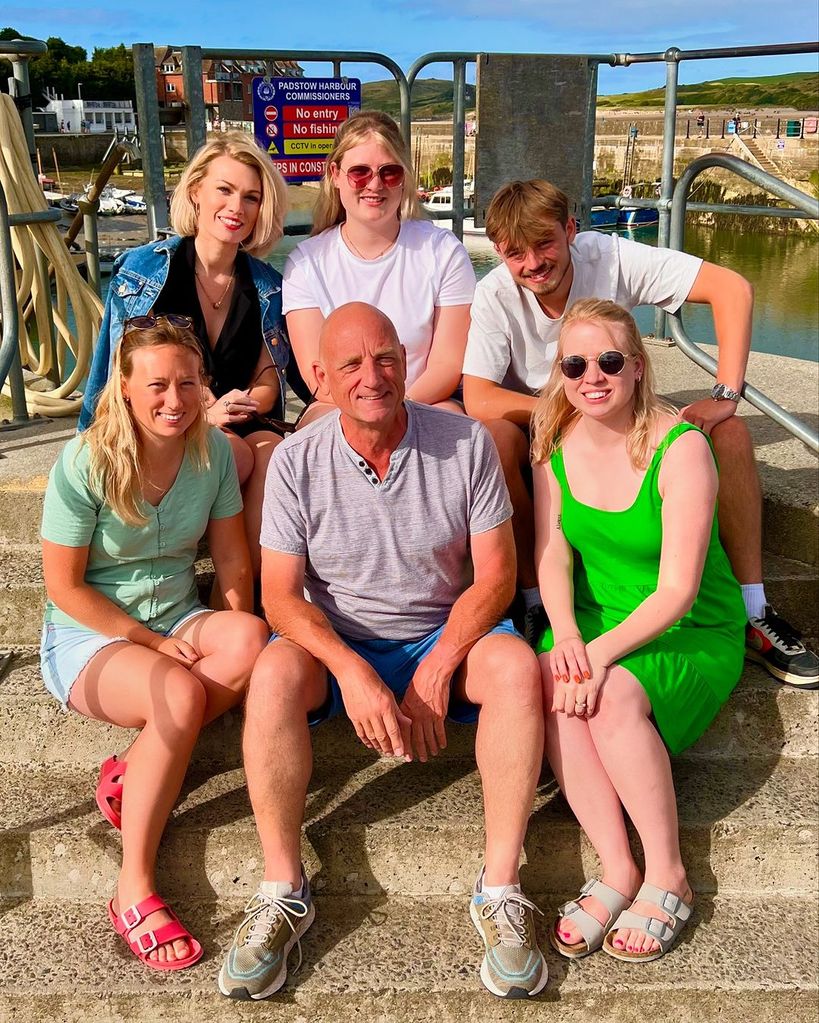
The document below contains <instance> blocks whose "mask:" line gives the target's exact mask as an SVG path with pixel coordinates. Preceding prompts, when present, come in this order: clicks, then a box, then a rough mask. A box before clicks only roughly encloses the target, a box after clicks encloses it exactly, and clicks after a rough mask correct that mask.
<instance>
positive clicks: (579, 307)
mask: <svg viewBox="0 0 819 1023" xmlns="http://www.w3.org/2000/svg"><path fill="white" fill-rule="evenodd" d="M533 426H534V439H533V444H532V461H533V476H534V487H535V514H536V537H537V540H536V564H537V566H538V575H539V581H540V592H541V593H542V595H543V598H544V605H545V607H546V611H547V613H548V616H549V621H550V622H551V628H550V629H548V630H547V631H546V633H545V634H544V636H543V638H542V640H541V642H540V645H539V647H538V653H539V655H540V656H539V659H540V664H541V670H542V673H543V683H544V701H545V703H544V706H545V711H546V750H547V756H548V758H549V762H550V764H551V766H552V769H553V770H554V772H555V776H556V777H557V780H558V782H559V784H560V787H561V789H562V790H563V792H564V794H565V796H566V798H567V800H568V802H569V804H570V806H571V808H572V810H573V811H574V813H575V815H576V816H577V818H578V820H579V822H580V824H581V826H582V827H583V829H584V831H585V832H586V834H587V835H588V837H589V840H590V841H591V843H592V845H593V846H594V848H595V849H596V851H597V854H598V856H599V858H600V861H601V864H602V877H601V878H600V879H595V880H589V881H587V882H586V884H585V885H584V886H583V889H582V890H581V893H580V895H578V896H577V898H576V900H575V901H573V902H569V903H567V904H566V905H565V906H564V907H562V908H561V910H560V916H559V918H558V920H557V921H556V923H555V925H554V927H553V928H552V930H551V934H550V938H551V942H552V945H553V946H554V947H555V949H556V950H557V951H558V952H560V953H561V954H562V955H564V956H566V957H568V958H579V957H581V956H584V955H588V954H589V953H590V952H594V951H596V950H597V949H599V948H600V947H602V948H603V949H604V951H606V952H607V953H609V955H612V956H614V957H615V958H617V959H625V960H628V961H644V960H650V959H656V958H658V957H659V956H661V955H663V954H664V953H665V952H666V951H668V949H669V948H670V947H671V945H672V944H673V943H674V941H676V939H677V937H678V936H679V932H680V930H681V928H682V927H683V926H684V924H685V922H686V921H687V919H688V917H689V916H690V912H691V903H692V900H693V892H692V890H691V888H690V886H689V884H688V880H687V878H686V872H685V867H684V866H683V863H682V859H681V856H680V848H679V833H678V824H677V806H676V799H675V795H674V785H673V781H672V777H671V765H670V761H669V752H670V753H678V752H680V751H681V750H683V749H685V748H686V747H687V746H689V745H690V744H691V743H693V742H694V741H695V740H696V739H697V738H698V737H699V736H700V735H701V734H702V733H703V732H704V731H705V729H706V728H707V727H708V725H709V724H710V722H711V721H712V720H713V718H714V716H715V715H716V713H717V711H718V710H719V708H720V707H721V706H722V704H723V703H724V702H725V701H726V700H727V698H728V696H729V694H730V693H731V690H732V689H733V688H734V686H735V685H736V683H737V681H738V680H739V677H740V673H741V671H742V659H743V647H744V638H743V629H744V612H743V604H742V597H741V593H740V589H739V585H738V583H737V582H736V580H735V579H734V577H733V576H732V574H731V569H730V567H729V564H728V560H727V558H726V555H725V552H724V551H723V549H722V547H721V546H720V542H719V536H718V532H717V522H716V514H715V512H716V507H715V506H716V494H717V468H716V465H715V462H714V456H713V452H712V450H711V447H710V442H709V440H708V438H707V437H706V436H705V435H704V434H703V433H702V432H701V431H700V430H699V429H698V428H697V427H695V426H692V425H691V424H689V423H683V422H680V420H679V417H678V415H677V414H676V412H675V410H674V409H672V408H670V407H668V406H665V405H663V404H662V403H661V402H660V401H659V400H658V399H657V396H656V394H655V392H654V387H653V382H652V377H651V367H650V364H649V360H648V357H647V355H646V352H645V349H644V348H643V344H642V340H641V337H640V333H639V331H638V329H637V326H636V324H635V323H634V320H633V319H632V317H631V316H630V315H629V314H628V313H627V312H626V311H625V310H624V309H621V308H620V307H619V306H618V305H615V304H614V303H613V302H608V301H598V300H594V299H589V300H584V301H581V302H577V303H576V304H575V305H574V306H573V307H572V308H571V309H570V311H569V312H568V314H567V315H566V319H565V321H564V324H563V328H562V330H561V334H560V350H559V353H558V358H557V359H556V361H555V365H554V369H553V372H552V375H551V378H550V379H549V381H548V383H547V386H546V387H545V388H544V391H543V394H542V396H541V398H540V401H539V404H538V407H537V409H536V411H535V414H534V418H533ZM624 810H625V812H626V813H627V814H628V816H629V817H630V818H631V820H632V821H633V823H634V826H635V828H636V830H637V833H638V835H639V837H640V841H641V842H642V846H643V852H644V856H645V871H644V872H642V871H640V869H639V868H638V866H637V864H636V863H635V860H634V857H633V856H632V853H631V849H630V847H629V840H628V834H627V832H626V825H625V819H624V813H623V811H624Z"/></svg>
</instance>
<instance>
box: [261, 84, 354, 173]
mask: <svg viewBox="0 0 819 1023" xmlns="http://www.w3.org/2000/svg"><path fill="white" fill-rule="evenodd" d="M360 108H361V82H360V81H359V80H358V79H357V78H254V79H253V131H254V134H255V136H256V138H257V139H258V141H259V144H260V145H262V146H264V148H265V149H266V150H267V152H268V153H269V154H270V158H271V159H272V160H273V164H274V165H275V167H276V168H277V169H278V170H279V171H281V173H282V175H283V176H284V177H285V179H286V180H287V181H291V182H293V183H295V182H299V181H317V180H318V179H319V178H321V176H322V175H323V174H324V164H325V162H326V160H327V154H328V153H329V152H330V150H331V149H332V148H333V137H334V136H335V133H336V130H337V129H338V126H339V125H340V124H341V123H342V122H343V121H346V120H347V118H348V117H349V116H350V114H352V113H353V112H354V111H356V110H359V109H360Z"/></svg>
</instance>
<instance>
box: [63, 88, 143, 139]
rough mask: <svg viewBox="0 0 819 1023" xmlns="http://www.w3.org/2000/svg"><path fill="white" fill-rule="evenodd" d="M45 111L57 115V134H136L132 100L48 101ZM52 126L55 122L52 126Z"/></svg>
mask: <svg viewBox="0 0 819 1023" xmlns="http://www.w3.org/2000/svg"><path fill="white" fill-rule="evenodd" d="M45 110H46V111H48V112H51V113H53V114H54V115H55V117H56V119H57V130H58V131H66V132H71V133H73V134H80V133H82V134H86V133H87V134H92V135H93V134H97V133H99V132H108V133H109V134H110V133H112V132H116V133H117V134H120V135H121V134H127V135H130V134H133V132H134V131H136V118H135V117H134V105H133V103H132V102H131V101H130V100H129V99H57V98H56V97H55V98H53V99H49V101H48V104H47V105H46V107H45ZM52 123H53V122H52Z"/></svg>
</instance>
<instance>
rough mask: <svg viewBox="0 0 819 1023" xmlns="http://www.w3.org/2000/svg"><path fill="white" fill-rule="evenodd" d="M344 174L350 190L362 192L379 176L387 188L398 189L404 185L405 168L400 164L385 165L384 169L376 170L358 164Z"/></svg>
mask: <svg viewBox="0 0 819 1023" xmlns="http://www.w3.org/2000/svg"><path fill="white" fill-rule="evenodd" d="M344 173H345V174H346V175H347V182H348V184H349V186H350V188H354V189H355V190H356V191H360V190H361V189H362V188H364V187H366V186H367V185H369V183H370V182H371V181H372V179H373V178H374V177H375V176H376V175H378V177H379V178H381V182H382V184H383V185H384V186H385V188H398V186H399V185H403V184H404V168H403V167H402V166H401V164H400V163H385V164H384V166H383V167H379V168H378V170H376V169H375V168H373V167H365V166H364V165H363V164H362V165H359V164H356V165H355V166H354V167H348V168H347V170H346V171H344Z"/></svg>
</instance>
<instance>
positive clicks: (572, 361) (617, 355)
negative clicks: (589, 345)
mask: <svg viewBox="0 0 819 1023" xmlns="http://www.w3.org/2000/svg"><path fill="white" fill-rule="evenodd" d="M633 358H634V356H633V355H624V354H623V353H622V352H618V351H617V350H616V349H612V351H610V352H601V353H600V354H599V355H597V356H593V357H592V358H590V359H584V358H583V356H582V355H567V356H565V358H563V359H561V360H560V372H561V373H562V374H563V376H564V377H568V378H569V380H579V379H580V378H581V377H582V376H583V374H584V373H585V372H586V367H587V366H588V364H589V363H590V362H596V363H597V365H598V367H599V368H600V372H601V373H605V374H606V376H607V377H616V376H619V374H620V373H622V372H623V370H624V369H625V366H626V360H627V359H633Z"/></svg>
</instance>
